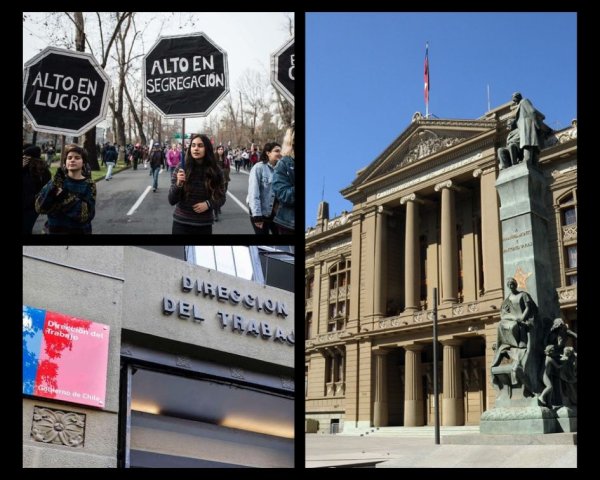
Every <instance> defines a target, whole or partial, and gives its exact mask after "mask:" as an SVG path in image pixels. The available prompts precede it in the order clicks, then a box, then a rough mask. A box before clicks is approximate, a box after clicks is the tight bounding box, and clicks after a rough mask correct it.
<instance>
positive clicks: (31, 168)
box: [23, 145, 51, 235]
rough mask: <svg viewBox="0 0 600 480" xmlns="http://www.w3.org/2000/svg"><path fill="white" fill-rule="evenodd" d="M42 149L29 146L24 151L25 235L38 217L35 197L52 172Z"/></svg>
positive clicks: (30, 231) (29, 232) (29, 231)
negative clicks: (45, 160) (44, 159)
mask: <svg viewBox="0 0 600 480" xmlns="http://www.w3.org/2000/svg"><path fill="white" fill-rule="evenodd" d="M41 155H42V152H41V150H40V147H36V146H34V145H29V146H27V147H26V148H25V149H23V234H24V235H29V234H31V233H32V231H33V226H34V225H35V221H36V220H37V217H38V215H39V214H38V212H36V211H35V196H36V195H37V194H38V193H39V191H40V190H41V189H42V187H43V186H44V185H46V183H48V181H50V178H51V175H50V170H49V169H48V167H47V166H46V162H44V161H43V160H42V159H41V158H40V157H41Z"/></svg>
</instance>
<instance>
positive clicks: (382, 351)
mask: <svg viewBox="0 0 600 480" xmlns="http://www.w3.org/2000/svg"><path fill="white" fill-rule="evenodd" d="M390 352H391V350H388V349H385V348H380V347H375V348H373V349H371V353H372V354H373V355H381V356H385V355H387V354H388V353H390Z"/></svg>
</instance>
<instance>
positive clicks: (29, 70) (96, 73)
mask: <svg viewBox="0 0 600 480" xmlns="http://www.w3.org/2000/svg"><path fill="white" fill-rule="evenodd" d="M23 73H24V75H23V112H24V113H25V115H26V117H27V118H28V119H29V120H30V121H31V123H33V127H34V129H35V130H37V131H39V132H46V133H58V134H63V135H74V136H79V135H81V134H83V133H85V132H86V131H87V130H89V129H90V128H92V127H93V126H94V125H96V124H98V123H99V122H101V121H102V120H104V118H105V117H106V112H107V108H108V91H109V88H110V79H109V78H108V76H107V75H106V73H105V72H104V70H102V68H101V67H100V66H99V65H98V62H96V59H95V58H94V57H93V56H92V55H90V54H89V53H84V52H76V51H73V50H64V49H62V48H56V47H47V48H46V49H44V50H43V51H42V52H40V53H39V54H37V55H36V56H35V57H33V58H32V59H31V60H29V61H28V62H27V63H26V64H25V69H24V72H23Z"/></svg>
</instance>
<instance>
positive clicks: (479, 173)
mask: <svg viewBox="0 0 600 480" xmlns="http://www.w3.org/2000/svg"><path fill="white" fill-rule="evenodd" d="M492 172H494V173H495V172H496V167H495V166H493V167H485V168H477V169H475V170H473V176H474V177H475V178H478V177H480V176H482V175H488V174H490V173H492Z"/></svg>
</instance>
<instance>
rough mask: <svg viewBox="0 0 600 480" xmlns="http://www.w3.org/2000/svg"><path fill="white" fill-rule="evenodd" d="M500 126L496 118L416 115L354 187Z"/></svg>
mask: <svg viewBox="0 0 600 480" xmlns="http://www.w3.org/2000/svg"><path fill="white" fill-rule="evenodd" d="M495 128H496V122H495V121H494V120H444V119H425V118H423V117H419V116H415V117H413V121H412V123H411V124H410V126H409V127H408V128H407V129H406V130H404V132H402V133H401V134H400V135H399V136H398V137H397V138H396V139H395V140H394V141H393V142H392V143H391V144H390V145H389V146H388V147H387V148H386V149H385V150H384V151H383V152H382V153H381V154H380V155H379V156H378V157H377V158H376V159H375V160H374V161H373V162H371V164H369V165H368V166H367V167H365V168H363V169H362V170H360V171H359V172H358V173H357V175H356V178H355V179H354V181H353V182H352V186H355V185H360V184H363V183H365V182H368V181H371V180H373V179H375V178H378V177H381V176H383V175H386V174H388V173H390V172H393V171H396V170H402V169H404V168H406V167H409V166H410V165H414V164H415V163H420V162H426V161H427V159H428V158H430V157H432V156H434V155H437V154H439V153H440V152H443V151H446V150H450V149H453V148H456V147H458V146H459V145H460V144H461V143H464V142H466V141H467V140H470V139H472V138H474V137H477V136H479V135H481V134H483V133H487V132H489V131H490V130H492V129H495Z"/></svg>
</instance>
